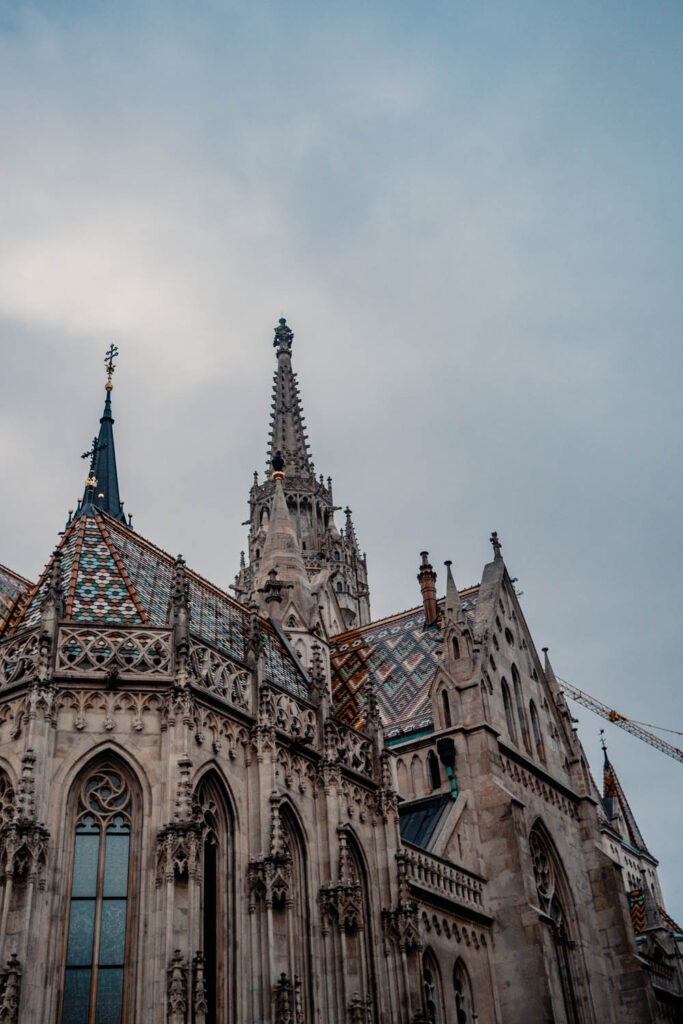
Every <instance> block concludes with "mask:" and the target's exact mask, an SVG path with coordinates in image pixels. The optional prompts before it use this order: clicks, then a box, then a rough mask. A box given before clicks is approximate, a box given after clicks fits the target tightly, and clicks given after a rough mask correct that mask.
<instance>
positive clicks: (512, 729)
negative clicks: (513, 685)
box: [500, 679, 517, 744]
mask: <svg viewBox="0 0 683 1024" xmlns="http://www.w3.org/2000/svg"><path fill="white" fill-rule="evenodd" d="M500 688H501V690H502V693H503V707H504V708H505V721H506V723H507V727H508V735H509V737H510V739H511V740H512V742H513V743H515V744H516V743H517V726H516V725H515V716H514V714H513V712H512V700H511V698H510V688H509V686H508V684H507V682H506V681H505V679H501V681H500Z"/></svg>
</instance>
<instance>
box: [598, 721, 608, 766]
mask: <svg viewBox="0 0 683 1024" xmlns="http://www.w3.org/2000/svg"><path fill="white" fill-rule="evenodd" d="M600 745H601V747H602V752H603V754H604V755H605V764H609V757H608V756H607V741H606V740H605V730H604V729H601V730H600Z"/></svg>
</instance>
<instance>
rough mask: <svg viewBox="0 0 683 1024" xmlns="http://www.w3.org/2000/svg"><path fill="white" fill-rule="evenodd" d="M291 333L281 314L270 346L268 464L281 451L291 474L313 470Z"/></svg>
mask: <svg viewBox="0 0 683 1024" xmlns="http://www.w3.org/2000/svg"><path fill="white" fill-rule="evenodd" d="M293 340H294V333H293V331H292V330H291V328H290V327H288V326H287V321H286V320H285V318H284V317H282V318H281V319H280V322H279V324H278V326H277V327H276V328H275V339H274V341H273V346H274V348H275V349H276V352H277V369H276V370H275V376H274V378H273V402H272V413H271V421H270V446H269V449H268V468H269V469H270V466H271V465H272V463H273V459H274V458H275V457H276V455H277V454H280V453H281V456H282V458H283V459H284V461H285V464H286V465H287V472H288V473H289V474H290V475H302V474H311V475H312V474H313V463H312V462H311V457H310V455H309V454H308V441H307V438H306V428H305V426H304V413H303V409H302V407H301V397H300V395H299V385H298V383H297V378H296V374H295V373H294V371H293V370H292V358H291V356H292V342H293Z"/></svg>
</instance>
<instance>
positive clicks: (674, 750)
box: [555, 676, 683, 764]
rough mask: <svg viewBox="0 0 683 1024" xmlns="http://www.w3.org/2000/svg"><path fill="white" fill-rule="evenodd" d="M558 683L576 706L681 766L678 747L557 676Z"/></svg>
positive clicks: (682, 761)
mask: <svg viewBox="0 0 683 1024" xmlns="http://www.w3.org/2000/svg"><path fill="white" fill-rule="evenodd" d="M555 678H556V679H557V681H558V683H561V684H562V688H563V690H564V691H565V693H566V694H567V696H568V697H571V698H572V700H575V701H576V702H577V704H583V706H584V707H585V708H588V709H589V711H594V712H595V714H596V715H601V716H602V717H603V718H606V719H607V721H608V722H614V724H615V725H618V726H619V728H620V729H625V730H626V732H630V733H631V735H632V736H637V738H638V739H639V740H643V741H644V742H645V743H649V744H650V746H651V747H654V748H655V750H660V751H661V752H662V754H668V755H669V757H673V759H674V761H680V762H681V764H683V750H679V749H678V747H674V746H672V745H671V743H667V742H666V740H662V739H660V738H659V736H655V734H654V733H652V732H648V730H647V729H643V727H642V725H636V723H635V722H632V721H631V720H630V719H629V718H625V717H624V715H620V714H619V712H618V711H614V710H613V708H609V707H608V706H607V705H606V704H603V703H602V702H601V701H599V700H596V699H595V697H591V696H590V694H588V693H584V691H583V690H579V689H578V688H577V687H576V686H572V685H571V683H568V682H567V681H566V679H560V677H559V676H556V677H555Z"/></svg>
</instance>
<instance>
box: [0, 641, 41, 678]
mask: <svg viewBox="0 0 683 1024" xmlns="http://www.w3.org/2000/svg"><path fill="white" fill-rule="evenodd" d="M38 654H39V643H38V630H37V629H36V630H32V631H31V632H30V633H24V634H22V635H21V636H18V637H16V638H14V639H12V640H6V641H5V642H4V643H2V644H0V689H3V688H4V687H6V686H12V684H13V683H19V682H21V681H22V680H23V679H26V678H27V677H29V676H31V675H32V674H33V673H34V672H35V671H36V670H37V668H38Z"/></svg>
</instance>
